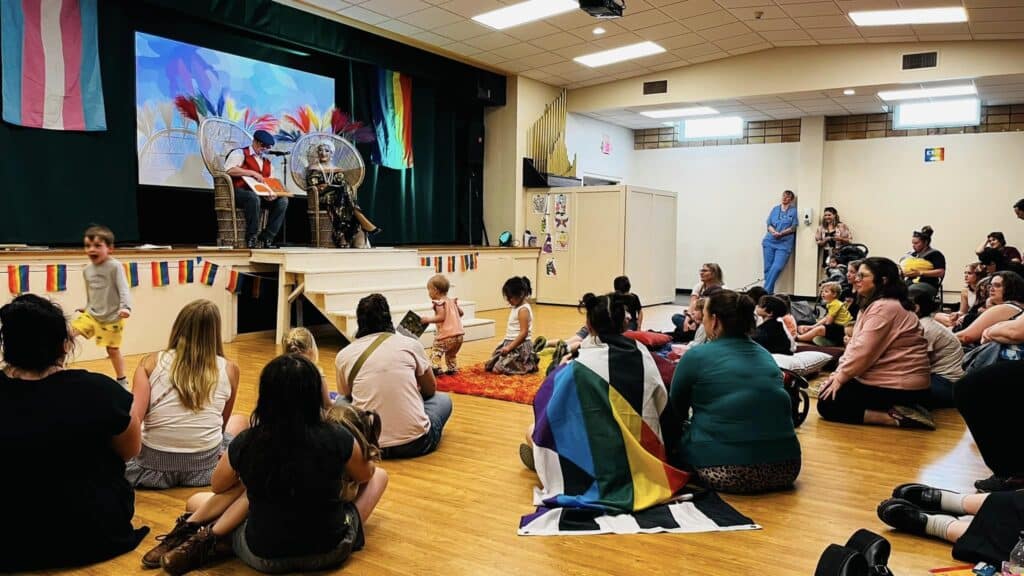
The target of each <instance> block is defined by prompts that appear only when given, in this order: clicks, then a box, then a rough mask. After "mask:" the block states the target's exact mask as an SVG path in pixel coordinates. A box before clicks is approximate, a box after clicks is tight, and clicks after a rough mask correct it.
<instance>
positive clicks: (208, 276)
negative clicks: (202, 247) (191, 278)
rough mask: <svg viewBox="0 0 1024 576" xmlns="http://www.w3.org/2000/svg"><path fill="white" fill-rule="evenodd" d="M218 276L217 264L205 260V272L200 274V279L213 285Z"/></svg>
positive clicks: (208, 284)
mask: <svg viewBox="0 0 1024 576" xmlns="http://www.w3.org/2000/svg"><path fill="white" fill-rule="evenodd" d="M216 278H217V265H216V264H214V263H213V262H210V261H209V260H207V261H206V262H203V272H202V273H201V274H200V275H199V281H200V282H202V283H203V284H206V285H207V286H213V282H214V280H216Z"/></svg>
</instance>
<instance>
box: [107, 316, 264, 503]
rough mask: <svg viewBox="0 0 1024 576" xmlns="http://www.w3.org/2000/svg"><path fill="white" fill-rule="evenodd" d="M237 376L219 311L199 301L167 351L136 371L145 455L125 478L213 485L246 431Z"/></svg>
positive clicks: (142, 483)
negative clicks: (228, 453)
mask: <svg viewBox="0 0 1024 576" xmlns="http://www.w3.org/2000/svg"><path fill="white" fill-rule="evenodd" d="M238 375H239V371H238V365H237V364H235V363H234V362H232V361H231V360H228V359H226V358H224V345H223V343H222V342H221V338H220V311H219V310H218V309H217V305H216V304H214V303H213V302H210V301H209V300H196V301H194V302H192V303H190V304H188V305H186V306H185V307H184V308H182V309H181V312H179V313H178V317H177V318H176V319H175V321H174V326H173V327H172V328H171V338H170V341H169V342H168V343H167V349H166V350H164V351H163V352H157V353H155V354H150V355H148V356H146V357H145V358H143V359H142V362H140V363H139V367H138V369H137V370H136V371H135V378H134V380H133V392H134V394H135V402H134V403H133V404H132V414H133V415H134V416H135V417H136V418H138V419H139V420H141V421H142V452H140V453H139V455H138V456H137V457H136V458H135V459H133V460H131V461H130V462H128V468H127V470H126V472H125V475H126V477H127V478H128V481H129V482H131V483H132V485H133V486H136V487H139V488H174V487H175V486H209V484H210V478H211V477H212V476H213V469H214V468H216V467H217V461H218V460H219V459H220V456H221V454H222V453H223V452H224V451H225V450H227V446H228V444H230V443H231V439H232V438H234V437H235V435H236V434H238V433H239V432H241V431H242V430H244V429H245V428H246V427H247V426H248V423H247V422H246V419H245V417H243V416H238V415H236V416H232V415H231V411H232V409H233V408H234V405H235V395H236V393H237V391H238Z"/></svg>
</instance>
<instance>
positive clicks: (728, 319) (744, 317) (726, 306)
mask: <svg viewBox="0 0 1024 576" xmlns="http://www.w3.org/2000/svg"><path fill="white" fill-rule="evenodd" d="M706 314H707V315H709V316H715V317H716V318H718V321H719V322H720V323H721V324H722V333H721V334H719V335H718V337H719V338H720V337H722V336H725V337H729V338H744V337H747V336H749V335H750V333H751V332H753V331H754V301H753V300H751V299H750V297H749V296H747V295H746V294H742V293H740V292H733V291H732V290H722V291H720V292H715V293H714V294H712V295H710V296H708V303H707V311H706ZM705 321H707V318H705Z"/></svg>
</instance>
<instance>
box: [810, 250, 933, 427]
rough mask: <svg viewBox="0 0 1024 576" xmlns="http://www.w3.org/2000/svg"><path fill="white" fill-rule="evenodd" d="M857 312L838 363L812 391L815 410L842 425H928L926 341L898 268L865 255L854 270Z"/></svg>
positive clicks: (928, 377) (928, 371) (891, 263)
mask: <svg viewBox="0 0 1024 576" xmlns="http://www.w3.org/2000/svg"><path fill="white" fill-rule="evenodd" d="M857 279H858V281H859V283H858V295H859V301H860V315H858V316H857V323H856V324H855V325H854V327H853V336H852V337H851V339H850V343H849V344H847V345H846V352H845V353H844V354H843V356H842V358H840V359H839V366H838V368H836V371H835V372H833V373H832V375H831V376H829V378H828V380H826V381H825V383H824V384H822V385H821V388H820V389H819V391H818V414H820V415H821V417H822V418H824V419H825V420H831V421H833V422H845V423H847V424H875V425H883V426H898V427H900V428H918V429H927V430H934V429H935V423H934V422H933V421H932V418H931V415H930V414H929V413H928V411H927V410H926V409H924V408H923V407H922V406H921V405H922V404H924V403H926V402H927V401H928V388H929V382H930V373H931V366H930V364H929V361H928V342H927V340H925V338H924V333H923V332H922V330H921V326H920V324H919V323H918V320H917V315H916V314H914V312H913V307H912V306H911V305H910V302H909V301H908V300H907V286H906V284H904V283H903V280H902V279H901V278H900V271H899V267H897V266H896V263H895V262H893V261H892V260H889V259H888V258H867V259H865V260H864V261H863V262H862V263H861V265H860V270H859V271H858V273H857Z"/></svg>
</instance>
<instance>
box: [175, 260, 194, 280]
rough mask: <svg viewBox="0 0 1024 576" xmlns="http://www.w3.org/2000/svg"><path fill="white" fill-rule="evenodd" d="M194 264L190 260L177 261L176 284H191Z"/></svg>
mask: <svg viewBox="0 0 1024 576" xmlns="http://www.w3.org/2000/svg"><path fill="white" fill-rule="evenodd" d="M194 269H195V262H194V261H192V260H178V284H191V283H192V282H194V281H195V278H194V276H193V275H194V274H195V272H194Z"/></svg>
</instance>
